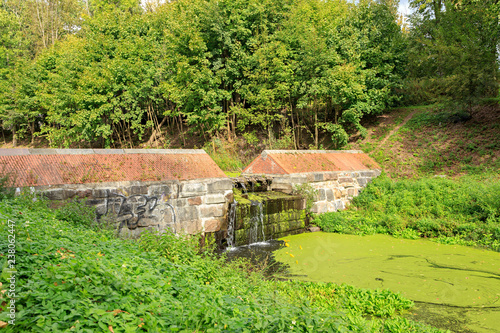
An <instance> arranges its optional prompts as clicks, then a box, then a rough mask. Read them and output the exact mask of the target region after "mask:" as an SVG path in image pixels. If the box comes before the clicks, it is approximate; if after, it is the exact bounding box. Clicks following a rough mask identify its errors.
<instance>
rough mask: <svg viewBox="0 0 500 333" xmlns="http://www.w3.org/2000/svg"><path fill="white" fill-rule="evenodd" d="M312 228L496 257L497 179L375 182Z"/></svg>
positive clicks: (499, 224)
mask: <svg viewBox="0 0 500 333" xmlns="http://www.w3.org/2000/svg"><path fill="white" fill-rule="evenodd" d="M313 223H315V224H317V225H318V226H320V227H321V228H322V229H323V230H325V231H328V232H340V233H350V234H362V235H363V234H375V233H383V234H391V235H394V236H396V237H405V238H419V237H425V238H435V239H438V240H439V241H443V242H453V243H456V244H464V245H472V246H483V247H488V248H491V249H493V250H497V251H499V250H500V179H499V177H498V175H493V176H483V177H479V176H467V177H462V178H460V179H458V180H452V179H446V178H441V177H434V178H422V179H417V180H399V181H394V180H391V179H390V178H388V177H387V176H380V177H379V178H376V179H375V180H374V181H373V182H372V183H370V184H369V185H368V186H367V188H366V189H364V190H363V191H362V192H361V194H360V195H359V196H358V197H356V198H355V199H354V200H353V202H352V206H351V207H350V208H349V209H348V210H345V211H342V212H336V213H326V214H323V215H320V216H318V217H317V218H316V219H315V220H314V221H313Z"/></svg>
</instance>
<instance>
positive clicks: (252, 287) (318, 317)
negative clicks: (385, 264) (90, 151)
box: [0, 197, 438, 332]
mask: <svg viewBox="0 0 500 333" xmlns="http://www.w3.org/2000/svg"><path fill="white" fill-rule="evenodd" d="M81 209H82V207H81V205H76V206H71V205H70V206H67V207H63V208H60V209H58V210H56V211H53V210H50V209H48V208H47V207H46V203H45V202H43V201H36V202H33V201H32V198H31V197H20V198H17V199H9V200H3V201H0V214H1V225H0V228H1V231H0V236H1V237H0V240H1V241H0V255H1V258H2V264H3V266H2V267H3V271H2V275H1V282H2V283H3V286H2V287H1V289H2V293H0V298H1V299H0V300H1V301H2V302H3V301H9V299H8V294H9V293H6V292H4V291H5V290H6V289H8V284H7V283H6V282H7V280H8V279H9V278H10V277H11V269H10V268H9V267H8V265H7V253H8V237H7V235H8V234H11V233H13V234H14V235H15V240H16V242H15V249H16V253H15V255H16V261H15V270H16V271H17V273H15V274H14V276H15V279H16V294H17V298H16V303H15V304H16V310H17V313H16V322H15V324H16V325H8V326H7V328H6V329H5V330H6V331H7V332H47V331H51V332H61V331H72V332H73V331H74V332H95V331H113V332H137V331H148V332H170V331H172V332H192V331H204V332H219V331H222V332H250V331H259V332H286V331H293V332H323V331H325V332H382V331H383V332H438V330H435V329H432V328H428V327H425V326H423V325H420V324H418V323H415V322H411V321H409V320H407V319H404V318H402V317H400V316H399V313H401V312H402V311H404V310H405V309H408V308H410V307H411V306H412V302H411V301H408V300H406V299H404V298H402V297H401V296H399V295H397V294H394V293H392V292H389V291H383V290H381V291H370V290H364V289H358V288H354V287H349V286H345V285H335V284H317V283H305V282H288V281H269V280H267V281H266V280H264V279H263V276H262V274H261V273H259V272H258V271H252V269H251V267H250V266H248V264H247V263H246V262H232V263H227V262H225V260H224V259H223V258H218V257H216V256H214V255H212V254H210V253H209V252H204V253H200V252H199V247H198V239H197V237H191V238H189V239H186V238H183V237H178V236H175V235H172V234H168V233H167V234H163V235H161V236H159V235H155V234H145V235H143V236H142V237H141V238H140V239H139V240H138V241H134V240H123V239H117V238H115V237H114V235H113V234H112V233H111V232H110V231H106V230H98V232H96V231H95V230H93V227H92V221H91V220H89V219H88V218H85V217H83V218H82V217H80V218H79V216H80V215H79V214H74V212H77V211H80V210H81ZM61 219H64V220H61ZM8 221H13V222H14V223H15V224H14V227H13V228H11V227H9V224H10V225H12V222H8ZM11 230H13V231H11ZM6 304H8V303H2V311H0V320H1V321H5V322H8V320H10V319H9V318H8V317H7V316H6V315H7V311H5V306H6ZM365 316H373V317H372V319H366V318H364V317H365Z"/></svg>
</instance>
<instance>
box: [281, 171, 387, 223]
mask: <svg viewBox="0 0 500 333" xmlns="http://www.w3.org/2000/svg"><path fill="white" fill-rule="evenodd" d="M380 173H381V171H380V170H366V171H334V172H311V173H302V174H290V175H279V176H273V177H272V178H273V179H272V183H271V190H272V191H280V192H284V193H289V194H291V193H293V191H294V188H295V186H296V185H301V184H306V183H307V184H310V185H311V186H312V187H313V188H314V189H316V190H317V196H316V200H315V201H314V204H313V206H312V208H311V211H312V212H313V213H317V214H319V213H325V212H335V211H337V210H343V209H345V208H346V207H347V206H348V205H349V202H350V201H351V200H352V198H354V197H355V196H357V195H358V194H359V192H360V191H361V190H362V189H363V188H364V187H365V186H366V185H367V184H368V183H369V182H370V181H371V180H372V179H373V178H375V177H377V176H379V175H380Z"/></svg>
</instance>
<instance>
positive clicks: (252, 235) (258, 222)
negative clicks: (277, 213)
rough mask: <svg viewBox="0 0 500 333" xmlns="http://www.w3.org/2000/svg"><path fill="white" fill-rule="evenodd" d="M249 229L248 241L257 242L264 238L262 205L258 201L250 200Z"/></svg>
mask: <svg viewBox="0 0 500 333" xmlns="http://www.w3.org/2000/svg"><path fill="white" fill-rule="evenodd" d="M251 206H252V208H253V209H251V210H250V211H251V214H252V215H251V218H250V223H251V226H250V230H249V234H248V242H249V243H250V244H252V243H258V242H264V241H265V240H266V233H265V230H264V205H263V204H262V202H260V201H252V205H251Z"/></svg>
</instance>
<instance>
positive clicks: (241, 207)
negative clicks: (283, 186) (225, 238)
mask: <svg viewBox="0 0 500 333" xmlns="http://www.w3.org/2000/svg"><path fill="white" fill-rule="evenodd" d="M252 197H253V198H254V199H256V200H242V199H240V198H236V200H238V206H237V209H236V214H235V215H236V216H235V221H234V238H235V240H234V244H235V245H236V246H239V245H245V244H251V243H255V242H259V241H263V240H269V239H277V238H280V237H284V236H287V235H291V234H297V233H301V232H303V231H304V228H305V227H306V223H307V216H306V215H307V214H306V205H305V200H304V199H302V197H300V196H293V195H284V194H280V193H265V194H263V195H260V196H255V195H250V198H252ZM229 223H231V222H229Z"/></svg>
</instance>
